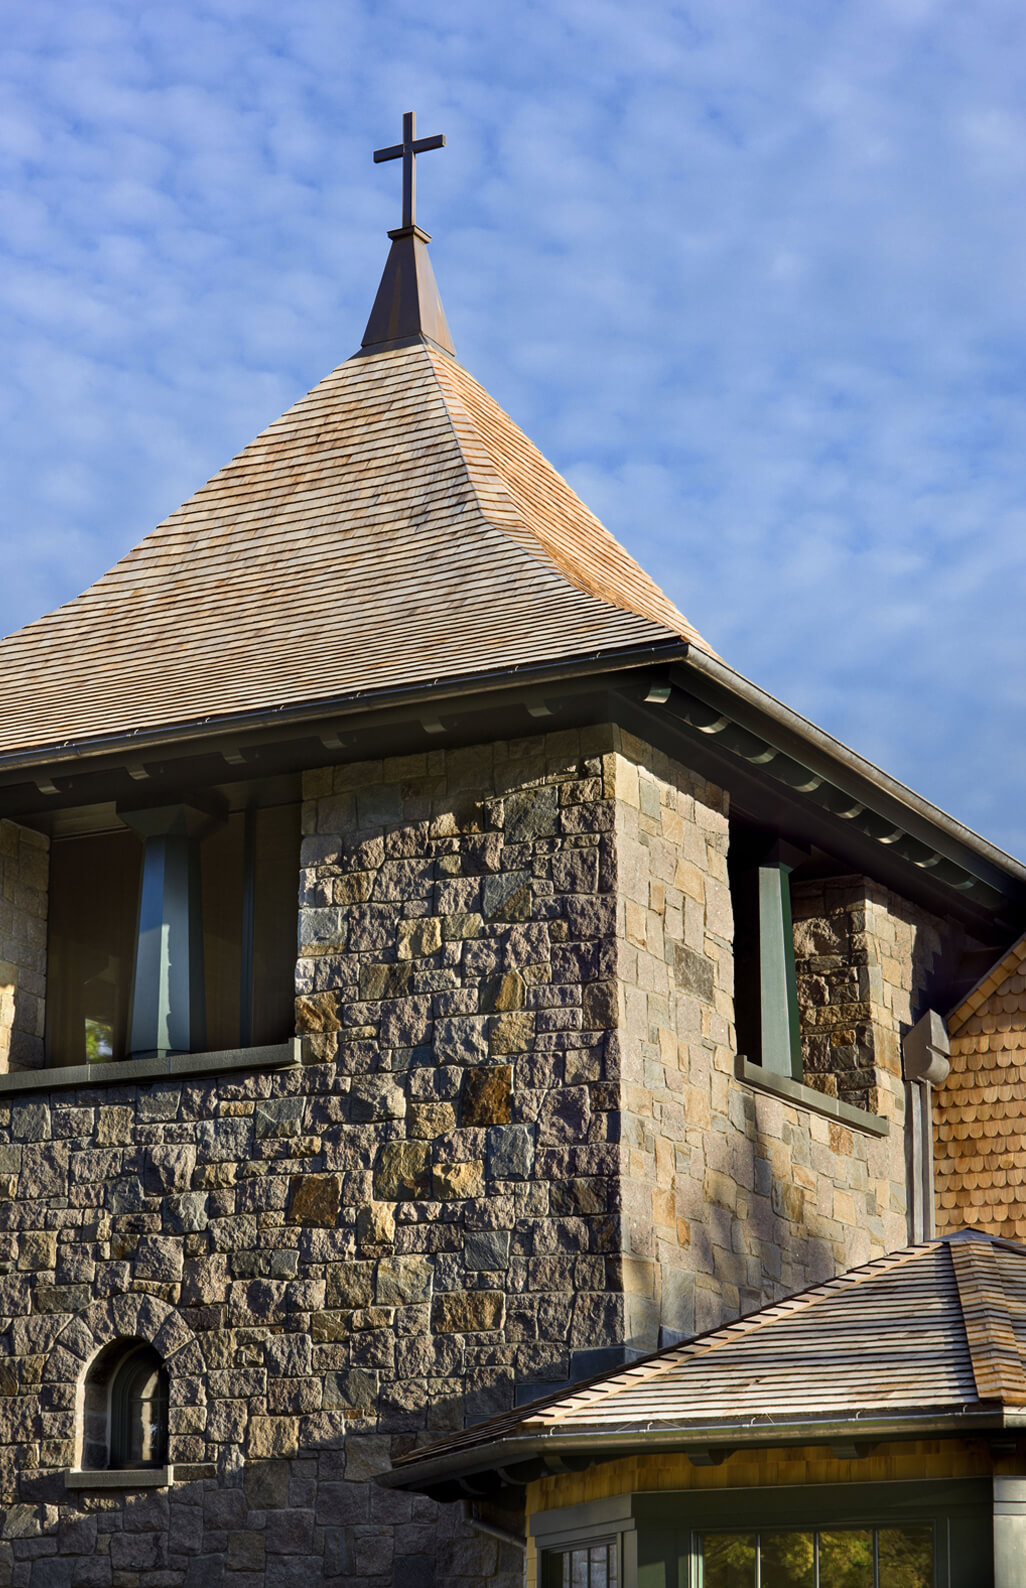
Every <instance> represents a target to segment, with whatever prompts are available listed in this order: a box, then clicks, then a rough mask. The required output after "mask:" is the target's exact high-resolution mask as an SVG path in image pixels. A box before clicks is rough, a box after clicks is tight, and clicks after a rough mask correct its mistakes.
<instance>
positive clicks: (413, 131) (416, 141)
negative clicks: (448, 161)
mask: <svg viewBox="0 0 1026 1588" xmlns="http://www.w3.org/2000/svg"><path fill="white" fill-rule="evenodd" d="M444 148H445V134H444V132H437V133H435V135H434V137H433V138H418V137H417V112H416V111H415V110H408V111H407V112H406V114H405V115H404V116H403V141H402V143H393V144H390V145H389V146H388V148H387V149H375V151H374V164H375V165H380V164H381V161H382V160H401V161H402V162H403V229H404V230H405V229H406V228H407V227H409V226H416V224H417V156H418V154H424V153H425V152H426V151H427V150H428V149H444ZM391 235H392V233H391V232H390V233H389V236H391Z"/></svg>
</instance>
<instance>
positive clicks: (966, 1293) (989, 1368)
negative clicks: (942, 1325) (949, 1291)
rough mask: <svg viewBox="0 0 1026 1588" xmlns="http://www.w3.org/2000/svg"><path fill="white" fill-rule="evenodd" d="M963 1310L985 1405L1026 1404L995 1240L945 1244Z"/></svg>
mask: <svg viewBox="0 0 1026 1588" xmlns="http://www.w3.org/2000/svg"><path fill="white" fill-rule="evenodd" d="M945 1245H946V1247H947V1251H948V1254H949V1258H950V1261H951V1265H952V1268H953V1270H954V1274H955V1283H956V1285H957V1286H958V1300H959V1305H960V1307H961V1309H962V1321H963V1324H964V1326H965V1334H966V1341H967V1343H968V1346H969V1360H970V1362H971V1364H972V1370H973V1377H974V1379H975V1380H976V1392H977V1394H978V1395H979V1397H980V1399H981V1400H999V1401H1001V1403H1002V1404H1003V1405H1005V1406H1023V1405H1026V1368H1024V1365H1023V1359H1022V1351H1021V1349H1020V1346H1019V1342H1018V1340H1017V1338H1016V1334H1015V1329H1014V1328H1013V1326H1012V1317H1011V1311H1010V1309H1009V1305H1008V1297H1007V1295H1006V1294H1005V1287H1004V1283H1003V1281H1002V1278H1001V1269H1000V1267H999V1265H998V1261H997V1256H996V1254H995V1249H994V1245H993V1243H992V1242H990V1241H950V1242H946V1243H945Z"/></svg>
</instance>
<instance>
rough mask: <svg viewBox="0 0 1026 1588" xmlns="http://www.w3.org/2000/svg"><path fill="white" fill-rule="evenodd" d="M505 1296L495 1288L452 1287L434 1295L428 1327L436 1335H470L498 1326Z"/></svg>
mask: <svg viewBox="0 0 1026 1588" xmlns="http://www.w3.org/2000/svg"><path fill="white" fill-rule="evenodd" d="M504 1303H505V1297H504V1296H503V1295H502V1293H501V1292H500V1291H497V1290H452V1291H448V1292H446V1293H445V1294H443V1295H439V1296H435V1298H434V1300H433V1302H432V1304H431V1327H432V1329H434V1330H435V1332H436V1333H437V1334H473V1333H475V1332H477V1331H479V1330H487V1331H489V1332H491V1331H493V1330H496V1329H501V1328H502V1319H503V1311H504Z"/></svg>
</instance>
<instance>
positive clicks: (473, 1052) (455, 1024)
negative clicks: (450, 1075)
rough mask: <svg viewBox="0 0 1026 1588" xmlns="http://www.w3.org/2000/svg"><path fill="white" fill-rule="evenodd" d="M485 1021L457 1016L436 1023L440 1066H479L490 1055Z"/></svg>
mask: <svg viewBox="0 0 1026 1588" xmlns="http://www.w3.org/2000/svg"><path fill="white" fill-rule="evenodd" d="M485 1023H486V1022H485V1021H484V1019H482V1018H480V1017H478V1016H456V1017H454V1018H452V1019H447V1020H436V1021H435V1058H436V1060H437V1062H438V1063H439V1064H468V1065H469V1064H477V1063H479V1062H480V1061H481V1060H482V1059H485V1058H486V1057H487V1055H488V1042H487V1037H486V1035H485Z"/></svg>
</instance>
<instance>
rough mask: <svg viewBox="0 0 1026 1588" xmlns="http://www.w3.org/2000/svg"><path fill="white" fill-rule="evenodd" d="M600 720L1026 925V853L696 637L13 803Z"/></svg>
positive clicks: (166, 760)
mask: <svg viewBox="0 0 1026 1588" xmlns="http://www.w3.org/2000/svg"><path fill="white" fill-rule="evenodd" d="M504 714H505V715H504ZM603 717H605V718H606V719H607V720H614V721H617V722H619V723H620V725H621V726H623V727H625V728H627V729H629V730H630V731H631V732H633V733H636V734H638V735H639V736H640V737H643V738H648V739H650V740H651V741H652V742H653V743H655V744H657V745H659V746H660V747H661V748H664V749H666V750H667V751H668V752H669V753H670V754H673V755H675V756H676V757H677V758H679V759H681V760H683V761H684V763H685V764H688V765H691V766H692V767H693V768H694V769H695V770H696V771H698V772H699V773H700V774H701V775H704V776H706V777H708V778H709V779H710V780H711V781H714V782H718V783H720V784H721V785H722V786H724V787H726V788H727V789H728V790H729V792H730V794H731V800H732V808H733V809H735V810H740V811H742V812H745V811H747V812H749V813H750V814H752V815H753V816H754V817H756V818H758V819H760V820H762V821H764V822H768V823H771V824H773V825H776V826H778V827H779V828H780V830H781V831H782V833H785V834H786V835H787V836H789V837H792V838H795V839H797V840H799V841H807V842H814V843H816V844H817V845H819V846H820V847H821V848H822V849H824V850H825V851H826V852H828V853H835V854H836V855H837V856H838V857H839V858H841V859H843V860H845V862H846V863H848V864H850V865H851V866H852V869H861V870H864V871H865V872H866V874H868V875H873V876H877V877H879V878H880V880H881V881H883V882H884V883H885V884H886V885H888V886H891V887H893V888H895V890H896V891H899V892H904V893H906V894H908V895H909V896H911V897H913V898H918V899H919V900H920V901H921V902H922V903H923V904H924V906H925V907H927V908H931V909H933V910H935V911H937V912H941V911H947V912H948V913H953V914H954V915H956V916H957V917H959V918H960V919H962V920H963V921H964V922H965V923H966V924H967V926H969V927H970V928H971V929H973V930H975V931H977V932H978V933H980V934H982V935H983V937H984V940H985V941H987V942H991V943H995V944H1001V945H1007V943H1009V942H1011V941H1012V939H1013V938H1015V937H1016V936H1018V934H1019V933H1020V932H1021V931H1022V929H1023V926H1024V925H1026V866H1024V865H1023V864H1022V863H1021V862H1019V861H1017V860H1014V859H1013V858H1012V857H1011V856H1009V855H1006V854H1003V853H1002V851H1000V850H999V849H997V848H996V847H995V846H994V845H992V844H989V843H988V842H987V841H986V840H985V839H983V838H981V837H979V835H978V834H976V833H974V832H972V831H971V829H969V828H967V827H965V826H964V825H963V824H962V823H960V822H957V821H956V820H954V819H953V818H952V817H950V816H948V815H947V814H946V813H945V812H943V811H941V810H939V809H938V808H937V807H936V806H933V805H930V804H929V802H928V801H926V800H923V799H922V798H920V796H918V795H916V794H915V793H913V791H912V790H911V789H907V788H905V787H904V786H903V785H902V784H900V783H899V782H898V781H897V780H896V779H894V778H891V777H890V776H888V774H886V773H885V772H882V771H881V770H880V769H879V768H878V767H876V766H874V765H873V764H872V763H871V762H869V761H867V760H865V759H864V758H863V757H861V756H859V755H858V754H856V752H854V751H852V750H850V749H848V747H847V746H846V745H844V744H842V743H841V742H840V741H838V740H836V739H834V738H832V737H831V736H830V735H829V734H827V733H824V732H823V731H822V730H821V729H819V728H817V727H815V725H814V724H812V723H810V722H808V721H807V720H806V719H805V718H804V717H802V716H800V715H799V713H797V712H794V711H791V710H790V709H789V708H788V707H786V706H784V705H782V704H781V702H779V701H778V700H776V699H774V697H773V696H771V695H769V694H767V693H766V692H765V691H764V690H761V689H759V688H758V687H757V686H756V685H754V684H752V683H751V682H750V681H749V680H747V679H746V678H744V677H743V675H741V674H739V673H737V672H735V671H733V669H731V668H730V667H728V666H727V665H726V664H725V663H723V662H722V661H720V660H719V659H718V658H716V657H714V656H712V655H711V654H710V653H709V652H708V651H705V650H703V649H701V648H700V647H699V646H696V645H694V644H690V643H688V642H686V641H683V640H667V641H666V642H660V643H657V644H652V645H645V646H640V647H632V648H630V649H626V650H623V651H602V652H591V653H589V654H586V655H581V656H576V657H570V658H567V659H566V660H565V661H562V662H560V663H557V664H553V663H544V664H540V665H537V666H531V665H521V666H517V667H513V668H505V669H496V670H492V671H480V672H475V673H470V674H466V675H462V676H459V677H438V678H436V679H433V680H430V681H429V682H426V683H424V682H421V683H418V684H416V685H412V686H406V687H397V688H389V689H383V690H376V691H372V690H360V691H354V692H353V693H351V694H339V695H334V696H331V697H327V698H322V699H314V700H308V701H304V702H300V703H290V704H288V705H286V706H281V707H275V708H273V709H270V710H268V709H266V708H265V709H261V710H258V711H252V712H239V713H234V714H230V715H229V714H226V715H223V716H216V717H214V716H208V717H205V718H202V719H198V720H192V721H187V722H180V723H176V724H173V725H171V726H161V727H159V728H153V729H141V730H133V731H132V732H130V733H126V734H124V735H110V736H107V737H105V738H90V739H87V740H67V741H64V742H62V743H55V744H49V745H45V746H37V747H31V748H27V749H25V750H23V751H17V752H10V753H8V754H6V755H4V756H2V757H0V816H4V815H7V816H12V817H14V818H15V819H25V820H31V819H33V818H34V817H40V816H41V817H42V818H43V819H44V821H45V819H46V813H47V812H48V811H49V812H52V811H54V810H57V809H60V808H62V807H68V806H73V805H75V804H79V805H82V804H86V803H89V802H90V801H93V800H95V799H98V798H110V797H113V796H112V795H111V792H110V790H111V789H112V788H113V789H115V793H116V790H117V787H118V786H120V785H123V786H124V790H127V791H134V792H135V793H136V794H138V793H139V792H140V785H141V784H145V783H146V782H147V779H149V778H151V775H152V774H153V773H154V770H155V768H156V767H157V766H158V765H159V766H160V767H161V768H162V775H164V778H165V782H166V781H167V779H168V778H171V780H172V781H173V777H174V775H175V774H174V768H175V767H176V766H177V767H178V768H179V769H180V775H182V776H183V777H196V776H199V775H206V776H213V773H212V772H211V770H210V767H209V766H208V767H206V771H205V772H201V765H200V763H203V764H204V766H205V765H206V762H210V763H211V766H212V765H214V764H220V765H221V767H222V771H223V775H224V776H226V777H241V776H246V777H254V776H261V775H263V774H264V773H265V772H269V771H274V772H278V771H281V770H285V769H291V770H300V769H301V768H302V767H303V766H304V765H305V766H318V765H326V764H329V763H330V762H332V761H351V760H360V759H368V758H372V757H374V756H377V755H381V754H399V753H409V752H410V751H411V750H413V749H417V748H420V749H424V748H439V747H441V746H443V745H445V744H458V743H469V742H473V738H474V736H475V735H477V736H480V734H481V733H482V732H486V731H493V732H494V733H495V734H499V733H503V732H505V733H515V734H517V735H522V734H524V733H530V732H539V731H552V730H555V729H559V728H562V727H571V726H576V725H580V724H581V723H583V722H595V721H598V720H601V719H602V718H603ZM492 724H494V728H492ZM168 769H170V771H169V770H168ZM156 782H157V779H156V778H155V777H154V779H153V782H152V783H151V786H152V787H154V788H155V787H156Z"/></svg>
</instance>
